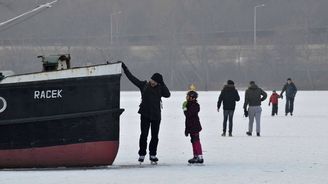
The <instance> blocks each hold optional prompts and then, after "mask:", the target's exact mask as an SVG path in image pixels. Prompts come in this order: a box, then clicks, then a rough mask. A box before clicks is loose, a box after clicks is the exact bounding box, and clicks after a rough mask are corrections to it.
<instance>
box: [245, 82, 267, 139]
mask: <svg viewBox="0 0 328 184" xmlns="http://www.w3.org/2000/svg"><path fill="white" fill-rule="evenodd" d="M266 98H267V93H266V92H265V91H263V90H262V89H261V88H259V87H258V86H257V85H256V84H255V82H254V81H251V82H250V83H249V87H248V89H247V90H246V92H245V102H244V112H245V116H246V117H247V116H248V117H249V123H248V131H247V132H246V134H247V135H248V136H251V135H252V132H253V123H254V118H255V120H256V135H257V136H260V133H261V112H262V108H261V102H262V101H264V100H265V99H266ZM247 106H249V107H248V110H247Z"/></svg>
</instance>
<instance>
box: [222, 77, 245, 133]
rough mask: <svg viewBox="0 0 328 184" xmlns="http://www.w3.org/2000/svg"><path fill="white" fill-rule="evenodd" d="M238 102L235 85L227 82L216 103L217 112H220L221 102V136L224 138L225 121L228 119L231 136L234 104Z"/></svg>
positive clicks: (229, 81) (230, 81)
mask: <svg viewBox="0 0 328 184" xmlns="http://www.w3.org/2000/svg"><path fill="white" fill-rule="evenodd" d="M239 100H240V97H239V94H238V91H237V90H236V88H235V83H234V82H233V81H232V80H228V81H227V84H226V85H225V86H224V87H223V89H222V91H221V94H220V96H219V99H218V103H217V111H218V112H219V111H220V107H221V103H222V102H223V132H222V134H221V136H226V130H227V121H228V119H229V136H230V137H231V136H232V127H233V114H234V112H235V107H236V102H238V101H239Z"/></svg>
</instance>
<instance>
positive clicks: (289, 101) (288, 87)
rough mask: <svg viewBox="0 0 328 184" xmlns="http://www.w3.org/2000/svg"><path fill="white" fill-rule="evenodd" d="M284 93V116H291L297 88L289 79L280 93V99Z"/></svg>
mask: <svg viewBox="0 0 328 184" xmlns="http://www.w3.org/2000/svg"><path fill="white" fill-rule="evenodd" d="M285 91H286V108H285V115H286V116H287V115H288V113H290V115H291V116H292V115H293V111H294V99H295V96H296V93H297V88H296V86H295V84H294V82H293V81H292V79H291V78H288V79H287V83H286V84H285V85H284V87H283V88H282V90H281V93H280V97H281V98H283V93H284V92H285Z"/></svg>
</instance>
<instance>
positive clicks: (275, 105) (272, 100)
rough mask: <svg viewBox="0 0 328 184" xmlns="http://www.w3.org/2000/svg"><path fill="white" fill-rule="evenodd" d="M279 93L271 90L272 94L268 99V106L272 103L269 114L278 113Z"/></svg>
mask: <svg viewBox="0 0 328 184" xmlns="http://www.w3.org/2000/svg"><path fill="white" fill-rule="evenodd" d="M279 97H280V96H279V95H278V93H277V92H276V90H273V91H272V94H271V96H270V99H269V106H270V105H271V104H272V111H271V116H274V115H278V101H279Z"/></svg>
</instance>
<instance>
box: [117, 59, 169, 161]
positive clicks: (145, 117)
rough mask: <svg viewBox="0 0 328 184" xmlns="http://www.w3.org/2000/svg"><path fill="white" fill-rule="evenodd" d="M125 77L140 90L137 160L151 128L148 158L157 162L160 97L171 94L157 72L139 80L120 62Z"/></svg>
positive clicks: (141, 156) (166, 96) (143, 150)
mask: <svg viewBox="0 0 328 184" xmlns="http://www.w3.org/2000/svg"><path fill="white" fill-rule="evenodd" d="M122 68H123V70H124V73H125V75H126V76H127V78H128V79H129V80H130V81H131V82H132V83H133V84H134V85H135V86H137V87H138V88H139V90H140V92H141V103H140V106H139V107H140V108H139V111H138V113H139V114H140V115H141V118H140V119H141V135H140V139H139V152H138V153H139V159H138V160H139V162H143V161H144V159H145V155H146V149H147V137H148V132H149V128H151V140H150V143H149V158H150V161H152V162H157V161H158V158H157V157H156V155H157V145H158V133H159V127H160V122H161V102H162V101H161V97H165V98H168V97H170V96H171V94H170V91H169V89H168V88H167V87H166V85H165V83H164V81H163V77H162V75H161V74H159V73H155V74H153V76H152V77H151V79H150V80H149V81H148V82H147V81H141V80H139V79H137V78H136V77H135V76H133V75H132V74H131V72H130V71H129V70H128V68H127V67H126V65H125V64H124V63H122Z"/></svg>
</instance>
